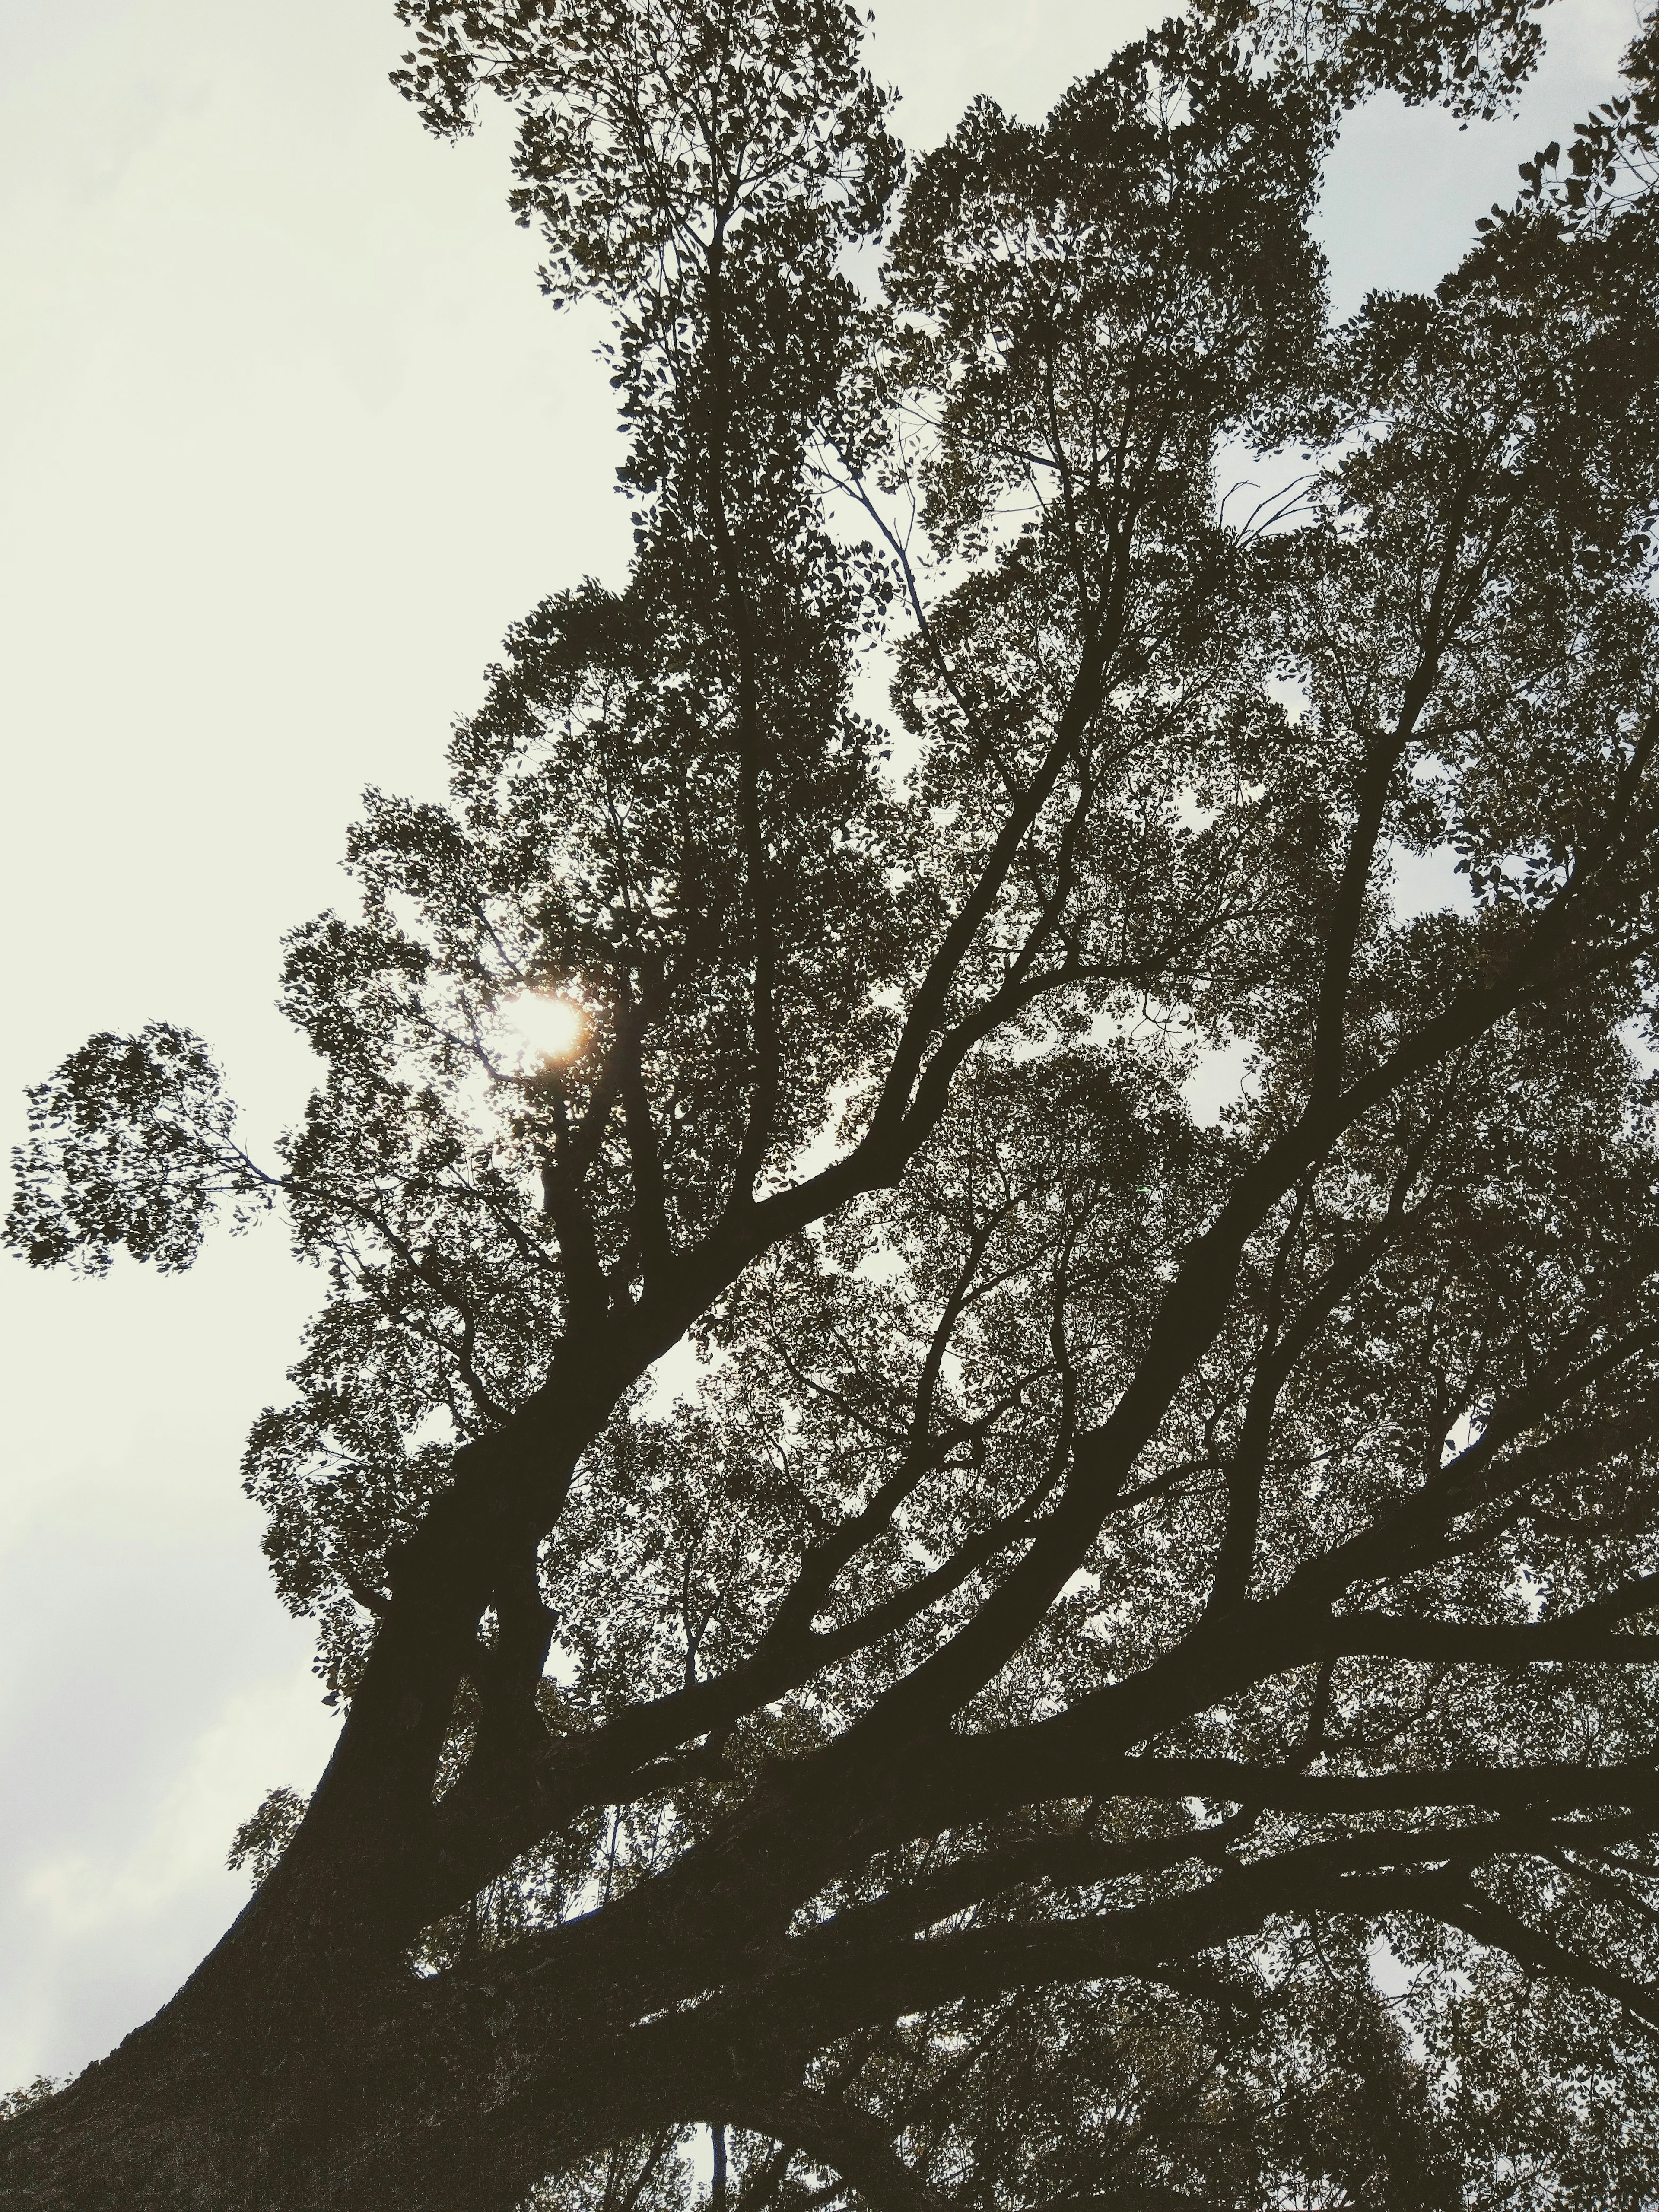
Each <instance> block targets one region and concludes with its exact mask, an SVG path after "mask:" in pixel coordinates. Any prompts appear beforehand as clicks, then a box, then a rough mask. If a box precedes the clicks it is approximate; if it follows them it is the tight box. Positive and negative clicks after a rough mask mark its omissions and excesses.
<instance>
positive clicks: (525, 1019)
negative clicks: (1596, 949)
mask: <svg viewBox="0 0 1659 2212" xmlns="http://www.w3.org/2000/svg"><path fill="white" fill-rule="evenodd" d="M497 1011H498V1012H500V1014H501V1019H502V1021H503V1022H504V1023H505V1024H506V1025H507V1030H509V1032H510V1033H511V1035H512V1036H513V1039H514V1040H515V1042H518V1043H519V1044H520V1045H521V1046H522V1047H523V1048H524V1051H525V1056H526V1059H528V1060H544V1061H545V1060H574V1057H575V1055H576V1054H577V1053H579V1052H580V1049H581V1047H582V1042H583V1040H584V1038H585V1037H586V1035H587V1017H586V1014H585V1013H584V1012H582V1010H581V1008H580V1006H577V1005H576V1004H575V1003H574V1000H570V999H561V998H556V997H554V996H552V995H551V994H549V993H548V992H545V991H520V992H518V993H516V994H515V995H514V996H513V997H512V998H510V999H503V1000H502V1001H501V1006H500V1007H499V1009H498V1010H497Z"/></svg>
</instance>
